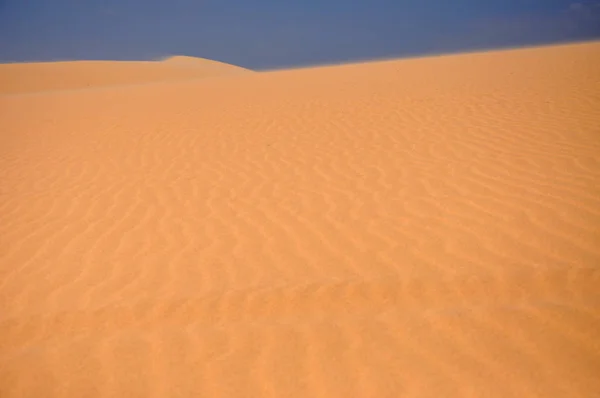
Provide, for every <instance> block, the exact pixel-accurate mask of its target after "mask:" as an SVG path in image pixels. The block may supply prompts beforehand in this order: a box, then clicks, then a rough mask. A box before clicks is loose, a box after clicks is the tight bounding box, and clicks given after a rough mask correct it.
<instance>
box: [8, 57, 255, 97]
mask: <svg viewBox="0 0 600 398" xmlns="http://www.w3.org/2000/svg"><path fill="white" fill-rule="evenodd" d="M240 72H241V73H244V72H250V71H249V70H248V69H244V68H242V67H239V66H235V65H229V64H225V63H222V62H217V61H211V60H207V59H202V58H193V57H173V58H170V59H168V60H166V61H164V62H157V61H64V62H39V63H22V64H0V95H3V94H18V93H31V92H47V91H54V90H73V89H87V88H97V87H106V86H119V85H131V84H142V83H152V82H168V81H181V80H188V79H197V78H205V77H219V76H227V75H231V74H239V73H240Z"/></svg>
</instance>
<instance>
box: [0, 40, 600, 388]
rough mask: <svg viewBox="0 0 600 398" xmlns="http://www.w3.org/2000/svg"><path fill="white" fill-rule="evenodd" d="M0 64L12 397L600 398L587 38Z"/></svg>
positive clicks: (6, 336)
mask: <svg viewBox="0 0 600 398" xmlns="http://www.w3.org/2000/svg"><path fill="white" fill-rule="evenodd" d="M196 63H197V64H198V68H195V67H191V68H188V67H187V66H189V65H195V64H196ZM180 65H185V66H186V67H181V66H180ZM213 66H214V69H213ZM2 68H4V69H2ZM0 71H4V72H6V71H10V74H12V75H10V76H12V78H9V77H7V76H9V74H7V73H4V72H0V74H1V75H2V79H4V80H3V83H2V87H3V89H2V91H3V93H4V95H0V123H1V126H0V397H2V398H12V397H31V398H38V397H73V398H80V397H157V398H158V397H161V398H162V397H226V398H232V397H277V398H280V397H286V398H287V397H290V398H291V397H311V398H312V397H340V398H342V397H343V398H349V397H360V398H364V397H376V398H386V397H388V398H397V397H405V398H410V397H431V398H438V397H477V398H479V397H485V398H495V397H497V398H507V397H519V398H521V397H540V398H542V397H543V398H548V397H552V398H558V397H562V398H575V397H577V398H594V397H600V377H599V375H600V373H599V370H600V156H599V154H600V96H599V93H600V79H599V76H600V75H599V71H600V42H596V43H587V44H572V45H566V46H554V47H543V48H529V49H519V50H506V51H496V52H485V53H475V54H465V55H449V56H440V57H428V58H422V59H407V60H394V61H381V62H371V63H361V64H349V65H340V66H329V67H315V68H306V69H297V70H283V71H276V72H275V71H273V72H265V73H241V74H239V75H237V76H236V77H228V76H227V74H229V73H237V72H239V71H240V69H239V68H235V67H230V66H227V65H220V64H217V65H214V64H212V63H210V62H207V61H204V60H199V61H196V60H190V59H188V58H180V57H176V58H173V59H170V60H167V61H165V62H156V63H152V62H151V63H112V62H104V63H102V62H84V63H57V64H44V65H9V66H6V65H4V66H2V67H1V68H0ZM217 72H218V73H217ZM221 72H222V73H221ZM241 72H243V71H241ZM217 75H218V76H223V78H218V79H196V77H202V76H217ZM11 79H16V81H12V80H11ZM159 80H160V81H164V82H165V83H164V84H151V85H150V84H137V83H140V82H148V81H159ZM11 84H12V85H11ZM88 85H89V86H88ZM100 86H104V87H106V89H103V90H97V89H95V87H100ZM109 86H114V89H113V88H112V87H109ZM85 87H91V88H92V89H85ZM68 88H79V90H66V89H68ZM81 88H84V89H81ZM51 90H54V91H51ZM24 92H29V94H28V95H12V94H9V93H24ZM41 92H43V94H37V93H41Z"/></svg>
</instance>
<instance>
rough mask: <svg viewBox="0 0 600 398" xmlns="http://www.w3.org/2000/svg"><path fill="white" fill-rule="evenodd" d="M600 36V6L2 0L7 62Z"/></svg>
mask: <svg viewBox="0 0 600 398" xmlns="http://www.w3.org/2000/svg"><path fill="white" fill-rule="evenodd" d="M593 38H600V0H580V1H565V0H504V1H500V0H454V1H449V0H363V1H359V0H345V1H342V0H303V1H292V0H287V1H286V0H254V1H252V0H165V1H156V0H0V62H19V61H50V60H63V59H69V60H70V59H114V60H147V59H157V58H161V57H164V56H168V55H174V54H177V55H180V54H181V55H189V56H197V57H203V58H209V59H216V60H219V61H223V62H228V63H232V64H236V65H240V66H245V67H248V68H251V69H270V68H281V67H289V66H304V65H314V64H324V63H338V62H351V61H359V60H368V59H377V58H395V57H402V56H413V55H419V54H429V53H438V52H455V51H462V50H472V49H482V48H496V47H503V46H520V45H529V44H542V43H554V42H563V41H579V40H587V39H593Z"/></svg>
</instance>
